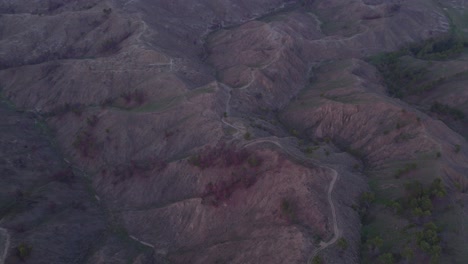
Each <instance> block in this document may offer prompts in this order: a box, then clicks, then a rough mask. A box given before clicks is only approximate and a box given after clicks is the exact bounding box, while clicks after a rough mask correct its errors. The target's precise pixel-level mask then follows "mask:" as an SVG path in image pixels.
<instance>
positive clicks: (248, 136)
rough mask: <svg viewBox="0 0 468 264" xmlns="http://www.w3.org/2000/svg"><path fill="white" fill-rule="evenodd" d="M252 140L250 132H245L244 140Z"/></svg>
mask: <svg viewBox="0 0 468 264" xmlns="http://www.w3.org/2000/svg"><path fill="white" fill-rule="evenodd" d="M250 138H251V135H250V132H245V134H244V139H245V140H249V139H250Z"/></svg>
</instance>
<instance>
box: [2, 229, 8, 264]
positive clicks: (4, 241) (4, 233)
mask: <svg viewBox="0 0 468 264" xmlns="http://www.w3.org/2000/svg"><path fill="white" fill-rule="evenodd" d="M8 248H10V235H9V234H8V231H7V230H6V229H4V228H0V264H4V263H5V260H6V256H7V253H8Z"/></svg>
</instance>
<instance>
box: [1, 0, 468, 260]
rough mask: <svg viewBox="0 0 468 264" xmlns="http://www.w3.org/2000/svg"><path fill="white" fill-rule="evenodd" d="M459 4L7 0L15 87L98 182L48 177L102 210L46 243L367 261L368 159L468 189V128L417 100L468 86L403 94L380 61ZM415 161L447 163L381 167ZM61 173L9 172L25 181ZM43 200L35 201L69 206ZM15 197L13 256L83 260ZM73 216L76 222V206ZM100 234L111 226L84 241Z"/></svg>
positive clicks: (88, 256) (105, 251) (428, 34)
mask: <svg viewBox="0 0 468 264" xmlns="http://www.w3.org/2000/svg"><path fill="white" fill-rule="evenodd" d="M445 11H446V10H444V9H443V8H442V7H441V6H439V5H438V4H435V3H432V2H427V1H423V0H411V1H409V0H408V1H357V0H345V1H338V0H336V1H335V0H333V1H280V0H277V1H275V0H255V1H237V0H224V1H212V0H201V1H173V0H171V1H169V0H167V1H166V0H163V1H149V0H148V1H146V0H140V1H123V0H122V1H120V0H119V1H117V0H115V1H94V0H89V1H59V0H54V1H34V2H31V1H10V0H1V1H0V91H1V95H2V97H3V98H5V99H6V100H9V101H11V102H12V103H13V104H14V105H15V107H16V108H17V109H19V110H22V111H24V113H23V117H21V118H24V116H25V115H34V116H37V118H39V119H40V120H44V121H45V123H46V124H47V126H48V127H49V128H50V130H51V135H50V136H51V137H52V138H53V139H54V140H55V142H56V143H57V147H58V149H60V153H62V154H61V155H63V157H64V158H66V160H67V161H68V160H69V161H70V162H71V163H72V164H73V168H74V171H75V173H76V174H78V172H81V173H84V174H86V177H87V178H86V179H87V180H88V181H89V185H87V184H86V182H85V181H82V182H81V180H79V182H81V183H76V187H73V186H75V185H73V186H71V187H70V186H68V185H67V186H68V187H66V188H65V187H64V188H63V189H60V188H59V187H53V188H52V187H51V188H52V189H50V191H48V193H50V194H51V195H52V194H54V195H55V196H54V198H53V199H52V198H50V200H54V199H56V200H61V199H65V198H61V197H62V196H61V195H64V197H65V196H66V195H65V194H67V193H68V194H69V197H68V196H67V197H68V198H67V199H72V198H70V197H76V198H73V199H76V200H79V201H81V203H85V204H86V205H85V206H84V208H85V209H83V208H81V207H80V208H81V210H82V211H83V215H84V216H83V217H88V215H89V219H88V218H86V219H84V220H83V223H84V225H85V227H83V230H84V231H83V232H82V233H80V232H69V229H68V227H67V228H65V229H64V230H66V232H69V233H70V234H69V235H70V237H68V236H64V237H63V240H65V241H67V243H70V244H66V245H63V246H59V245H56V244H54V243H55V242H54V243H52V242H51V243H50V245H49V246H48V247H47V248H48V250H50V251H54V252H57V251H62V250H64V251H65V252H64V253H63V254H62V253H60V254H58V255H60V256H63V255H67V256H68V255H70V256H68V257H69V259H73V260H74V261H76V263H85V262H86V263H120V262H122V263H123V262H125V261H127V262H128V261H130V262H131V263H153V262H156V263H159V262H161V263H166V262H169V263H264V262H265V263H266V262H268V263H304V262H308V261H312V259H313V258H315V259H316V260H317V259H318V258H324V259H325V260H327V261H333V262H336V263H358V262H360V261H361V260H360V259H359V256H360V253H359V245H360V243H361V234H360V231H361V230H360V226H361V224H360V220H361V219H360V218H362V211H361V209H362V208H360V207H361V205H362V204H361V202H362V201H361V202H360V201H359V198H358V197H359V196H360V194H361V193H362V192H363V191H369V187H368V186H367V183H366V181H367V179H366V177H365V176H364V175H363V173H365V174H367V175H368V176H370V177H373V178H372V179H377V180H378V181H379V182H378V184H377V185H379V186H380V185H382V186H383V187H382V186H380V187H382V190H383V191H382V193H387V192H391V191H392V190H393V189H392V188H396V189H398V188H399V187H401V188H400V189H403V186H404V184H405V181H404V180H407V179H408V180H409V179H410V178H411V177H412V178H415V179H419V178H421V179H425V180H427V181H429V179H432V178H434V177H436V176H437V177H442V178H443V179H444V183H445V184H446V186H447V188H454V187H453V186H454V183H459V184H460V185H461V186H462V188H465V185H466V175H464V173H465V172H466V171H468V168H467V167H466V164H468V160H467V157H468V153H467V152H466V151H467V150H468V145H467V143H466V138H463V137H462V136H460V135H459V134H457V133H456V132H454V131H452V130H451V129H450V128H448V127H447V126H445V125H444V124H443V123H441V122H440V121H436V120H435V119H434V117H435V115H434V114H431V113H429V112H430V111H429V112H428V111H426V110H427V109H419V108H416V107H414V105H415V104H420V105H425V106H427V105H428V104H431V103H432V100H433V98H435V97H437V98H439V97H440V98H441V102H442V103H444V104H450V105H452V106H456V107H460V108H461V109H462V111H465V110H466V107H465V106H466V100H463V99H460V98H461V97H463V96H464V94H465V92H466V89H462V88H460V89H458V90H456V91H455V92H450V93H444V92H443V90H444V88H443V87H440V88H436V89H435V90H433V92H432V93H431V94H426V95H424V96H422V95H416V96H414V97H411V98H405V102H403V101H400V100H398V99H395V98H392V97H390V96H388V94H387V91H386V87H384V85H383V79H382V75H381V73H380V72H379V71H378V69H377V68H375V67H374V66H373V65H371V64H370V63H368V61H367V60H365V58H366V57H368V56H371V55H375V54H377V53H379V52H387V51H394V50H397V49H399V48H400V47H403V46H405V45H407V44H409V43H414V42H420V41H423V40H425V39H428V38H438V37H441V36H445V35H447V34H449V33H450V32H449V29H450V28H449V21H450V19H449V17H448V16H447V14H446V13H445ZM402 25H404V26H402ZM432 63H433V64H432V65H433V66H432V67H433V68H432V69H433V70H434V71H435V70H436V69H437V66H442V64H443V62H432ZM451 63H453V64H450V63H449V62H447V63H446V64H444V65H445V66H446V67H449V68H456V67H458V66H460V65H462V66H463V65H464V64H463V62H462V60H460V61H459V62H451ZM457 63H458V64H457ZM457 65H458V66H457ZM437 78H438V77H437ZM457 78H461V77H460V75H457ZM436 80H438V79H436ZM459 81H460V80H458V79H457V82H458V83H459ZM444 85H450V84H449V83H446V84H444ZM448 94H450V95H448ZM451 98H458V100H456V103H454V104H452V103H451V102H452V99H451ZM428 114H429V115H428ZM15 115H17V116H18V118H20V117H19V116H20V115H19V114H18V113H16V114H15ZM5 120H6V119H5ZM444 121H445V122H446V123H447V124H449V125H450V127H451V128H453V129H456V131H457V132H460V131H462V132H463V131H465V129H466V125H465V123H463V121H456V122H455V123H453V124H452V123H451V122H452V121H453V120H449V119H447V120H444ZM31 122H32V121H31ZM13 128H15V129H16V128H18V125H13V127H12V129H13ZM23 130H24V129H23ZM23 130H21V129H20V131H23ZM5 131H6V130H5ZM8 133H11V132H8ZM11 135H14V136H15V137H16V138H23V137H24V136H23V135H22V134H20V133H19V132H18V133H12V134H11ZM12 140H13V139H12ZM32 141H34V142H36V141H37V142H39V139H37V140H36V139H32ZM44 144H45V143H44ZM455 146H458V147H456V149H457V151H456V152H455V151H454V148H455ZM5 149H6V147H5ZM345 151H347V152H349V153H346V152H345ZM25 153H29V150H28V151H26V152H25ZM350 154H352V155H350ZM59 156H60V155H59V154H56V156H55V157H54V159H56V160H58V161H59V160H60V159H61V158H60V157H59ZM51 159H52V158H51ZM407 160H414V162H416V163H418V166H419V167H418V168H421V166H426V165H427V168H429V169H430V170H432V171H433V172H434V175H433V174H431V175H429V176H430V177H428V178H424V177H423V176H421V175H420V174H418V173H420V172H414V174H413V172H410V173H411V174H410V175H409V177H404V180H401V181H398V182H397V183H390V182H389V181H388V182H385V181H386V180H382V181H380V179H381V178H379V176H378V175H384V177H383V178H385V179H387V178H386V177H388V178H392V177H393V176H392V171H393V170H394V169H395V168H397V167H398V166H399V165H398V166H397V165H395V164H400V163H404V162H405V161H407ZM41 162H42V163H46V162H45V161H38V163H41ZM57 166H58V168H59V167H60V166H64V165H63V164H62V165H60V166H59V165H57ZM363 168H365V170H363ZM425 172H426V171H423V172H421V174H422V173H425ZM23 174H24V175H26V174H25V173H23V172H21V173H19V174H18V175H23ZM49 174H50V175H54V172H53V171H47V172H44V173H43V174H41V175H36V176H30V177H29V176H28V177H29V178H28V177H24V178H21V177H19V176H18V177H14V178H4V179H3V180H2V181H4V182H5V184H10V185H11V188H10V189H11V190H13V189H15V188H16V189H18V190H19V191H21V192H26V190H29V189H30V188H32V187H28V186H27V184H26V183H27V182H28V181H29V179H32V178H37V179H38V181H39V179H42V178H41V177H45V178H44V179H46V178H47V177H50V175H49ZM436 174H437V175H436ZM67 175H68V174H67ZM406 176H408V175H406ZM81 177H83V175H76V178H79V179H81ZM77 181H78V180H77ZM80 184H81V185H80ZM34 186H36V185H34ZM37 186H40V185H37ZM78 186H80V187H78ZM389 186H390V187H391V188H390V189H389V188H388V187H389ZM371 187H372V188H374V187H373V186H371ZM380 187H379V188H380ZM34 188H36V187H34ZM67 188H71V190H68V189H67ZM86 188H88V189H91V190H92V192H93V195H96V197H97V198H98V200H99V201H100V202H97V201H93V199H96V198H93V195H91V196H90V197H88V196H89V195H87V194H85V192H84V190H85V189H86ZM11 190H10V191H11ZM374 191H378V192H380V189H377V190H375V189H374ZM62 192H63V194H62ZM7 193H8V191H6V192H5V195H3V196H2V197H1V198H0V199H1V200H0V202H2V204H3V203H5V204H7V203H9V201H10V200H8V199H11V198H8V195H6V194H7ZM55 193H56V194H55ZM395 193H400V192H398V191H395ZM457 195H458V194H457ZM450 197H451V199H452V198H453V199H455V198H454V197H455V196H450ZM460 197H461V198H460ZM460 197H458V196H457V197H456V199H460V200H463V199H465V200H466V197H465V196H463V194H460ZM387 198H388V197H386V198H385V199H387ZM392 199H393V198H392ZM30 200H31V201H34V202H36V201H39V200H40V198H39V197H36V196H34V195H33V196H31V199H30ZM54 201H55V200H54ZM463 201H464V200H463ZM445 202H446V201H445V200H444V201H443V203H445ZM448 204H450V203H448ZM28 206H29V207H27V209H25V212H26V213H27V214H29V215H31V216H28V217H38V215H40V216H41V217H46V218H47V217H49V216H50V215H53V213H52V212H45V211H44V212H42V211H40V210H41V209H40V208H42V207H41V206H42V203H41V202H39V203H37V205H36V203H31V204H29V205H28ZM39 211H40V212H39ZM456 212H457V213H460V214H461V215H463V213H466V212H465V211H463V210H458V209H457V211H456ZM0 213H1V214H2V215H0V217H1V219H3V220H1V222H0V223H1V227H2V228H4V229H0V230H4V231H5V232H7V233H5V234H9V236H10V238H11V239H12V241H13V242H11V243H9V244H6V246H5V247H3V248H4V249H3V250H4V252H6V256H7V259H8V260H11V261H13V260H14V259H15V258H16V259H18V258H20V259H21V258H23V259H24V261H26V262H29V263H42V262H48V263H69V262H66V261H65V260H64V259H61V258H58V257H57V258H54V259H52V255H51V256H45V255H44V253H43V252H38V250H34V248H36V246H35V245H36V244H37V243H41V242H40V241H41V240H37V239H36V236H39V235H42V234H43V233H41V232H42V231H41V230H42V229H38V228H39V227H37V226H36V224H32V222H27V223H26V224H24V226H23V229H24V231H23V232H16V233H15V232H12V230H14V228H15V227H14V226H13V225H12V223H14V222H18V221H20V220H19V219H20V218H21V217H22V216H21V214H18V213H16V212H12V211H1V212H0ZM64 214H65V213H64ZM360 214H361V215H360ZM65 215H66V217H65V218H66V219H65V220H63V221H64V223H65V224H64V225H72V224H73V223H74V222H73V221H78V220H77V219H78V218H75V214H74V213H69V212H68V211H67V213H66V214H65ZM67 217H68V218H67ZM460 217H461V216H460V215H458V216H457V217H454V219H457V220H456V221H458V220H460V219H462V218H460ZM37 221H39V222H40V221H44V222H45V223H49V220H48V219H47V220H37ZM50 221H52V220H50ZM60 221H62V220H60ZM67 221H72V222H73V223H69V222H67ZM33 222H34V221H33ZM34 223H36V222H34ZM50 223H54V222H53V221H52V222H50ZM87 223H89V224H90V225H93V228H91V227H89V228H88V226H86V225H87ZM48 225H49V224H46V226H48ZM70 229H71V228H70ZM47 230H48V229H47ZM44 232H45V231H44ZM47 232H49V231H47ZM47 232H46V233H44V234H45V235H44V236H48V237H52V238H54V239H55V237H54V235H51V234H50V233H47ZM72 233H73V234H72ZM36 234H37V235H36ZM71 236H73V237H71ZM75 236H76V237H75ZM88 236H92V237H100V239H99V240H98V241H97V240H95V241H93V243H89V244H88V245H87V247H86V249H80V248H75V247H74V246H72V245H71V244H73V243H74V241H76V240H80V241H82V242H83V243H85V244H86V243H87V242H86V241H88V240H87V239H88V238H86V237H88ZM448 236H453V234H448ZM4 237H5V236H4ZM59 237H60V236H57V239H59ZM466 237H468V236H466ZM0 238H1V237H0ZM52 238H51V239H52ZM60 239H62V238H60ZM21 241H24V243H25V245H34V247H33V250H31V251H30V252H29V251H28V252H29V253H30V256H29V257H24V256H23V257H21V256H19V255H18V254H20V253H18V252H19V251H18V250H19V249H18V246H20V244H19V243H23V242H21ZM51 241H52V240H51ZM54 241H55V240H54ZM451 241H455V240H454V239H451ZM457 241H458V240H457ZM344 243H345V245H346V246H344ZM450 245H451V244H450ZM125 247H128V249H125V250H124V249H123V248H125ZM387 248H391V247H387ZM26 249H27V248H26ZM26 249H25V250H26ZM391 249H392V250H393V251H396V250H399V248H398V247H395V248H391ZM66 252H69V253H66ZM0 253H1V251H0ZM382 253H385V252H382ZM79 254H82V255H79ZM75 255H76V256H77V257H75ZM78 255H79V257H78ZM361 255H362V254H361ZM421 256H422V257H420V256H419V255H418V257H420V259H424V256H423V255H421ZM371 257H373V258H375V259H376V258H377V257H378V256H371ZM49 258H50V259H49ZM371 259H372V258H371Z"/></svg>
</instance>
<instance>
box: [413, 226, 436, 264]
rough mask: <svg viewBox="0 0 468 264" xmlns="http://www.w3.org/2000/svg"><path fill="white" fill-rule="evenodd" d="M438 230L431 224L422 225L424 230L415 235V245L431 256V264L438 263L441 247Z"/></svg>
mask: <svg viewBox="0 0 468 264" xmlns="http://www.w3.org/2000/svg"><path fill="white" fill-rule="evenodd" d="M439 232H440V230H439V228H438V227H437V225H436V224H434V223H433V222H429V223H427V224H425V225H424V230H422V231H420V232H417V233H416V243H417V245H418V246H419V248H421V250H422V251H424V252H426V253H428V254H429V255H430V256H431V263H438V260H439V257H440V254H441V253H442V247H441V245H440V242H441V239H440V237H439Z"/></svg>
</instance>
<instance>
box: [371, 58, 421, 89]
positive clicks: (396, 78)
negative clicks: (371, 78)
mask: <svg viewBox="0 0 468 264" xmlns="http://www.w3.org/2000/svg"><path fill="white" fill-rule="evenodd" d="M405 54H406V52H404V51H398V52H391V53H386V54H382V55H379V56H376V57H374V58H372V59H371V62H372V63H373V64H374V65H375V66H376V67H377V69H378V70H379V71H380V72H381V74H382V76H383V77H384V81H385V84H386V86H387V92H388V93H389V94H390V95H391V96H394V97H397V98H403V97H404V96H405V95H407V94H408V93H410V91H411V89H412V87H417V83H418V82H421V81H422V80H424V79H425V78H426V75H427V72H428V70H427V69H425V68H415V67H409V66H407V65H404V64H403V62H402V61H401V60H400V57H401V56H403V55H405Z"/></svg>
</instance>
